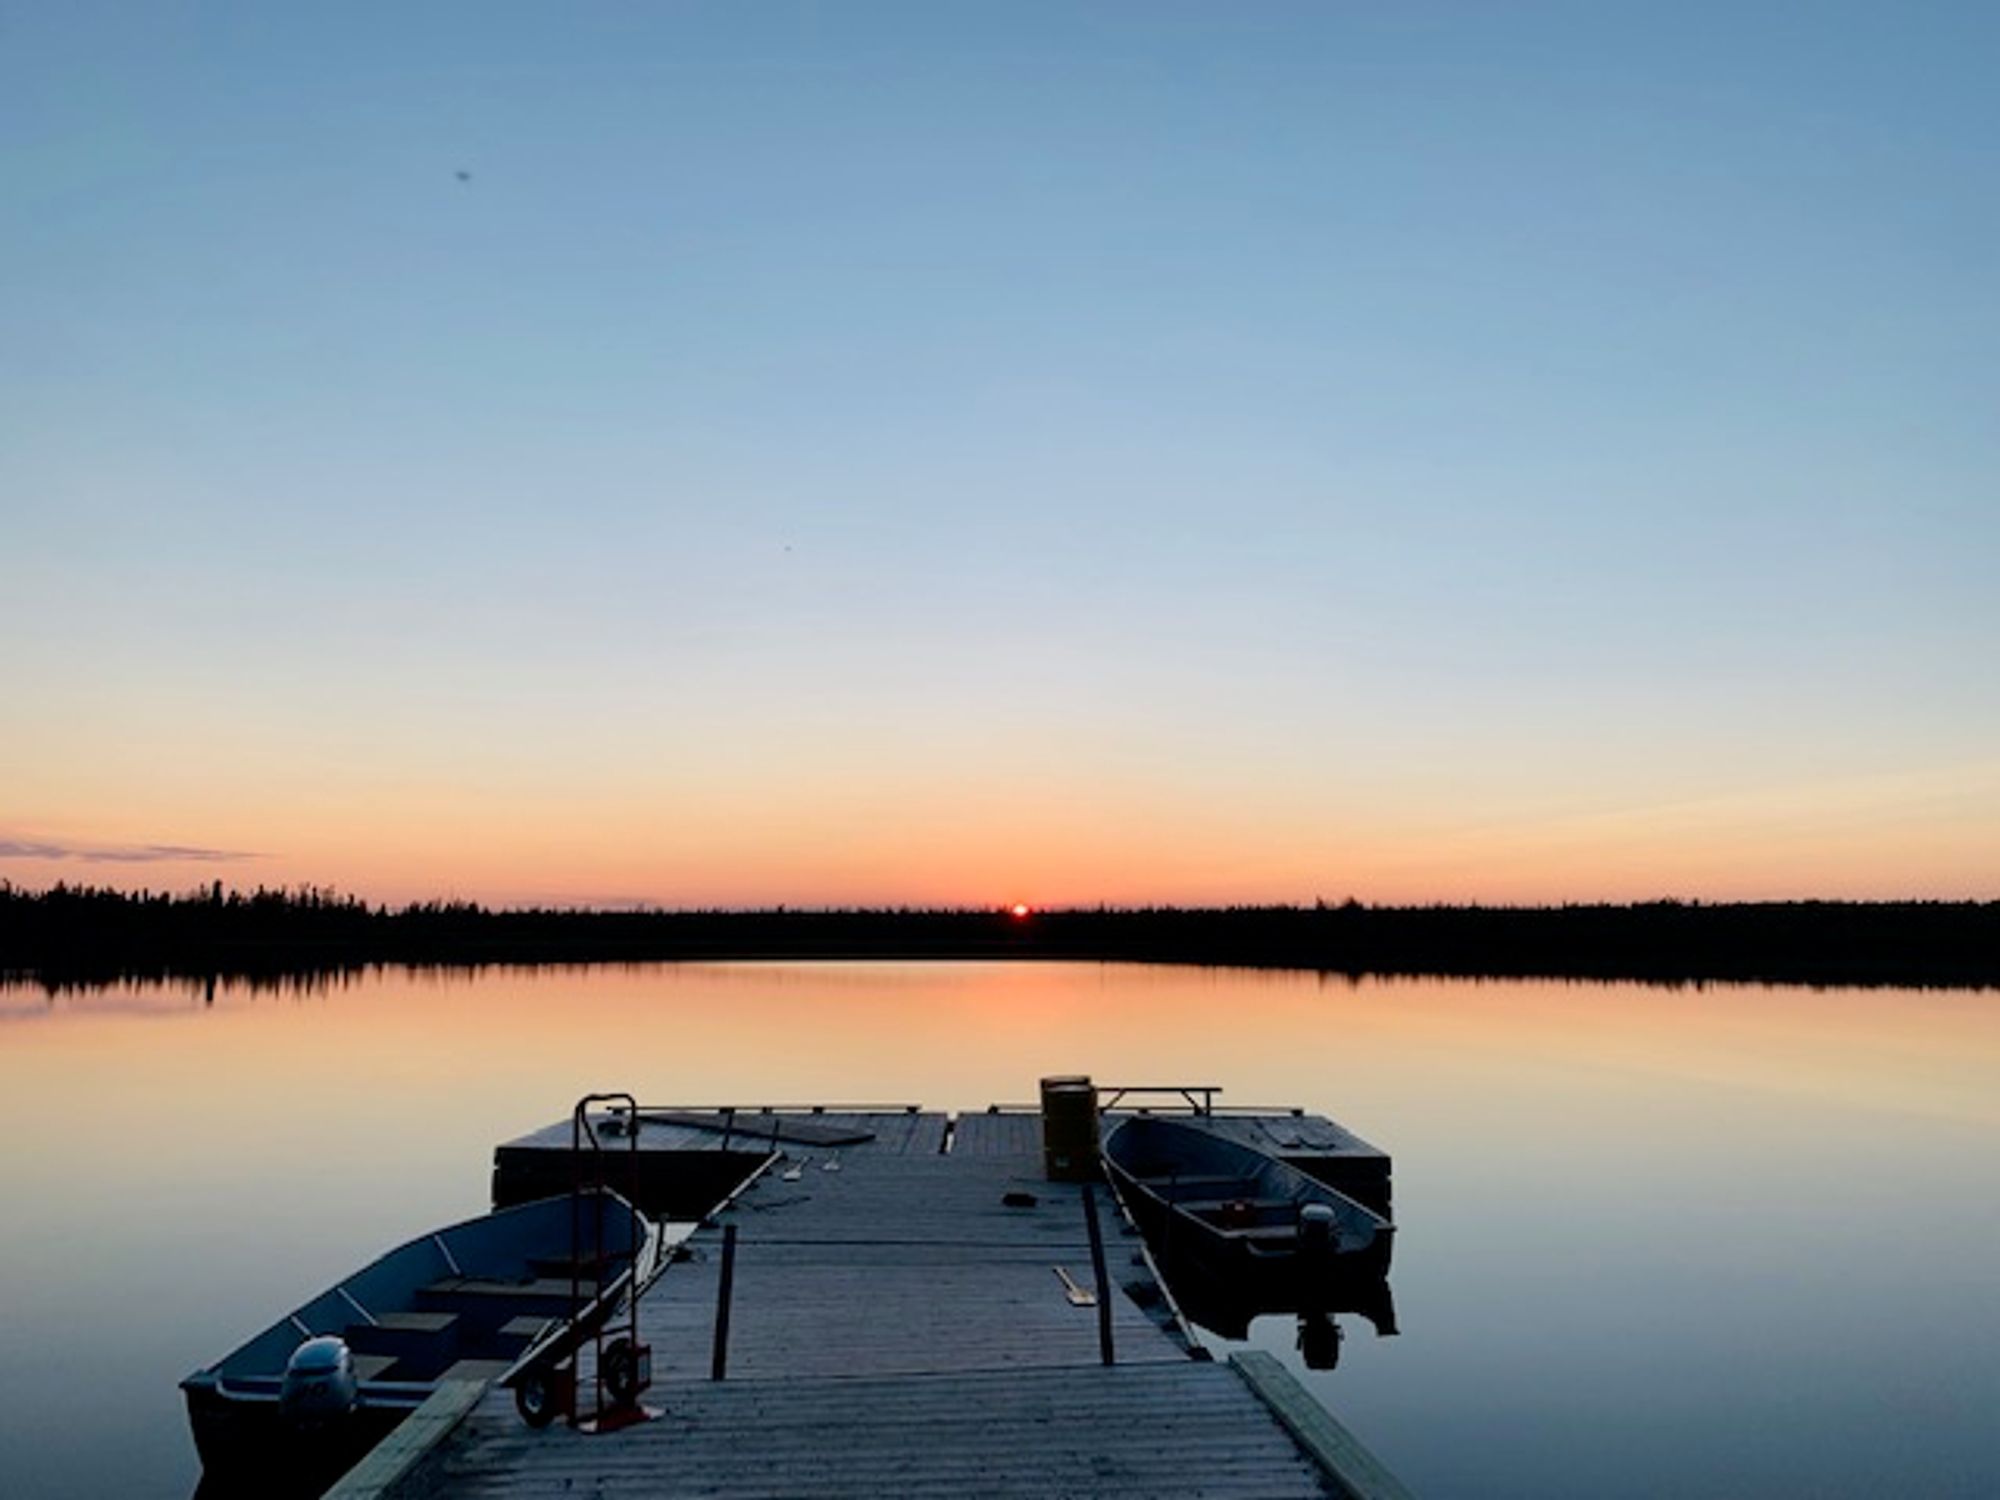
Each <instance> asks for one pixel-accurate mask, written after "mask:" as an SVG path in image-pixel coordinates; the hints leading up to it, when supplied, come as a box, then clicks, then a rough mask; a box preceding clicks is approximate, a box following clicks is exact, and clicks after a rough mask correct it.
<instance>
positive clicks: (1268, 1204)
mask: <svg viewBox="0 0 2000 1500" xmlns="http://www.w3.org/2000/svg"><path fill="white" fill-rule="evenodd" d="M1174 1206H1175V1207H1176V1208H1184V1209H1186V1210H1187V1211H1188V1212H1189V1213H1191V1214H1212V1213H1220V1212H1221V1211H1222V1210H1223V1209H1225V1208H1239V1209H1247V1210H1249V1211H1250V1212H1251V1213H1260V1214H1261V1213H1269V1212H1271V1210H1273V1209H1292V1210H1296V1209H1297V1208H1298V1204H1297V1203H1296V1202H1295V1201H1293V1200H1292V1199H1290V1198H1202V1199H1187V1200H1183V1201H1182V1202H1180V1203H1177V1204H1175V1205H1174Z"/></svg>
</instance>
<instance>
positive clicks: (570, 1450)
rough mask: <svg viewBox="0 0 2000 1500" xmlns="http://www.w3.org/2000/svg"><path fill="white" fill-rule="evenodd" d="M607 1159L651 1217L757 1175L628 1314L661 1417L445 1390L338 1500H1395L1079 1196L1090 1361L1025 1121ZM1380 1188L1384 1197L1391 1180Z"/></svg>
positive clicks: (545, 1146) (757, 1128) (1064, 1243)
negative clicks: (567, 1422) (793, 1499)
mask: <svg viewBox="0 0 2000 1500" xmlns="http://www.w3.org/2000/svg"><path fill="white" fill-rule="evenodd" d="M661 1113H662V1115H664V1116H684V1115H687V1114H689V1113H690V1112H684V1111H663V1112H661ZM1231 1118H1232V1120H1233V1121H1234V1123H1232V1125H1231V1126H1230V1127H1229V1128H1230V1129H1232V1130H1263V1131H1266V1132H1268V1133H1269V1134H1270V1135H1271V1137H1272V1138H1273V1139H1286V1140H1289V1141H1291V1142H1292V1143H1293V1148H1294V1149H1295V1150H1297V1151H1298V1152H1301V1153H1304V1154H1308V1155H1310V1154H1313V1153H1314V1152H1318V1153H1320V1154H1322V1155H1323V1156H1325V1157H1327V1158H1328V1160H1329V1161H1332V1162H1333V1163H1334V1166H1333V1169H1334V1170H1338V1171H1340V1172H1342V1173H1344V1174H1346V1175H1348V1176H1350V1177H1352V1176H1353V1175H1354V1174H1355V1173H1356V1172H1357V1171H1358V1172H1360V1173H1361V1175H1362V1176H1364V1177H1367V1176H1369V1175H1370V1174H1372V1173H1373V1172H1374V1171H1375V1170H1376V1169H1375V1166H1373V1165H1371V1164H1370V1163H1369V1162H1368V1161H1367V1160H1366V1158H1367V1157H1368V1155H1369V1154H1370V1153H1372V1155H1373V1156H1375V1157H1380V1153H1374V1152H1373V1148H1369V1147H1366V1145H1365V1143H1360V1142H1356V1141H1354V1140H1353V1138H1352V1137H1351V1136H1347V1135H1346V1133H1345V1132H1342V1131H1340V1130H1339V1127H1337V1126H1333V1125H1332V1123H1331V1122H1329V1121H1325V1120H1321V1119H1318V1118H1317V1117H1313V1116H1304V1115H1296V1114H1285V1113H1274V1114H1269V1115H1262V1116H1253V1115H1238V1116H1234V1117H1231ZM1257 1121H1262V1122H1263V1123H1262V1124H1257V1123H1256V1122H1257ZM568 1144H569V1127H568V1125H567V1124H564V1125H563V1126H561V1127H551V1128H550V1130H548V1131H542V1132H536V1133H535V1134H534V1135H533V1136H530V1137H524V1138H523V1139H522V1140H521V1141H517V1142H510V1143H508V1145H507V1146H503V1147H502V1148H501V1149H500V1151H499V1152H498V1153H497V1154H496V1171H495V1190H496V1195H499V1196H504V1195H505V1194H506V1193H507V1192H511V1191H513V1190H514V1189H518V1188H520V1187H521V1185H522V1184H523V1183H526V1182H530V1181H534V1182H539V1181H541V1180H542V1174H543V1173H544V1171H545V1170H546V1169H547V1166H548V1164H547V1162H546V1161H542V1160H537V1159H536V1158H537V1154H538V1153H541V1152H544V1151H557V1152H561V1153H565V1160H564V1166H563V1171H564V1172H565V1173H567V1170H568V1166H567V1158H566V1152H567V1148H568ZM607 1144H608V1146H609V1153H608V1156H607V1160H614V1159H618V1158H624V1159H625V1160H627V1162H628V1163H629V1162H630V1160H631V1157H632V1156H638V1155H642V1154H643V1155H647V1156H650V1157H651V1161H650V1162H649V1163H648V1164H647V1165H646V1167H645V1168H644V1175H645V1176H646V1178H647V1181H646V1182H645V1183H642V1184H641V1186H649V1187H650V1188H651V1189H653V1190H654V1192H653V1194H652V1196H654V1197H655V1199H656V1201H658V1200H659V1198H660V1196H661V1194H662V1193H664V1195H665V1197H666V1198H668V1199H674V1200H677V1201H680V1200H684V1197H685V1194H686V1192H687V1191H689V1189H688V1187H687V1185H686V1182H682V1181H677V1180H676V1179H677V1178H678V1177H679V1176H680V1175H681V1174H683V1173H685V1174H686V1175H687V1179H688V1180H689V1181H699V1182H709V1181H713V1180H716V1179H717V1178H718V1176H726V1175H729V1174H731V1173H735V1172H736V1169H737V1168H738V1167H741V1168H742V1169H743V1170H742V1171H741V1172H740V1173H738V1174H737V1179H738V1181H741V1179H742V1178H746V1177H747V1178H749V1179H750V1180H749V1181H748V1184H747V1185H746V1186H743V1187H742V1188H741V1189H740V1191H738V1192H737V1193H736V1195H735V1196H734V1197H733V1198H732V1199H731V1200H730V1202H729V1203H728V1204H727V1206H726V1207H723V1208H721V1209H720V1210H718V1211H716V1212H715V1213H713V1214H712V1215H710V1216H709V1217H708V1218H707V1219H706V1220H705V1222H704V1223H703V1224H702V1225H701V1226H700V1227H699V1228H697V1229H696V1230H695V1231H694V1232H693V1233H692V1235H691V1236H690V1237H689V1238H688V1240H687V1241H686V1242H685V1245H684V1250H683V1258H681V1259H678V1260H676V1262H675V1263H674V1264H672V1265H670V1266H669V1267H668V1268H667V1270H666V1271H665V1272H664V1273H663V1274H662V1275H661V1276H660V1278H659V1280H658V1281H656V1282H655V1283H654V1284H653V1286H652V1287H651V1289H650V1290H649V1291H648V1292H647V1293H646V1295H645V1296H644V1298H643V1299H642V1302H641V1306H640V1316H639V1326H640V1332H641V1336H642V1337H643V1338H644V1339H645V1340H646V1342H647V1343H649V1344H650V1345H651V1348H652V1360H653V1366H652V1368H653V1384H652V1386H651V1388H650V1389H649V1390H647V1391H646V1392H645V1395H644V1397H643V1399H644V1402H645V1404H646V1405H647V1406H648V1407H649V1408H651V1409H653V1410H654V1411H657V1412H658V1413H659V1415H658V1416H657V1418H656V1419H654V1420H651V1421H646V1422H643V1423H639V1424H637V1425H634V1426H630V1427H626V1428H623V1429H622V1430H619V1431H616V1432H610V1433H603V1434H595V1435H593V1434H589V1433H586V1432H583V1431H578V1430H573V1429H570V1428H568V1427H565V1426H563V1425H561V1424H560V1423H558V1424H557V1425H555V1426H551V1427H548V1428H546V1429H541V1430H537V1429H533V1428H530V1427H529V1426H527V1425H526V1424H525V1423H524V1422H523V1421H522V1420H521V1419H520V1417H519V1416H518V1415H517V1414H516V1412H515V1410H514V1403H513V1400H512V1397H511V1395H510V1394H509V1393H507V1392H505V1391H501V1390H489V1391H487V1392H485V1394H484V1395H483V1396H480V1397H478V1398H477V1399H473V1398H471V1397H470V1396H469V1395H468V1394H467V1393H465V1392H457V1393H455V1394H453V1395H452V1397H451V1399H450V1401H449V1402H445V1401H443V1400H442V1397H443V1394H444V1393H441V1404H440V1407H439V1410H438V1411H437V1412H436V1413H433V1414H432V1415H431V1418H430V1419H429V1420H428V1421H427V1423H426V1424H425V1425H424V1426H423V1427H422V1429H421V1439H420V1440H419V1441H418V1443H417V1445H416V1446H417V1448H418V1449H419V1450H420V1451H413V1445H412V1443H411V1442H408V1441H406V1442H404V1443H402V1444H400V1445H397V1446H396V1448H395V1449H394V1451H392V1452H384V1453H381V1454H380V1455H378V1457H379V1462H377V1463H376V1467H377V1469H379V1471H380V1472H379V1474H371V1473H370V1472H369V1464H367V1463H364V1465H363V1466H362V1468H361V1469H360V1470H357V1471H356V1472H355V1473H354V1474H351V1475H350V1476H349V1477H348V1479H347V1480H346V1481H344V1482H343V1487H342V1489H341V1491H340V1494H341V1496H342V1497H343V1500H348V1497H353V1500H361V1497H371V1496H372V1497H393V1500H410V1497H415V1496H436V1497H467V1500H472V1497H493V1500H498V1497H528V1496H543V1495H564V1494H575V1495H589V1496H596V1497H602V1500H614V1497H622V1496H634V1497H636V1496H642V1495H643V1496H679V1495H685V1496H707V1497H726V1496H768V1495H827V1496H861V1495H869V1496H874V1495H884V1494H891V1493H893V1494H898V1495H905V1496H914V1497H926V1496H946V1495H950V1496H959V1495H968V1494H979V1495H1022V1496H1026V1495H1034V1496H1051V1495H1056V1496H1079V1497H1080V1496H1132V1497H1140V1496H1194V1495H1202V1496H1252V1495H1255V1496H1270V1497H1279V1496H1291V1495H1327V1494H1334V1495H1350V1496H1357V1495H1359V1496H1396V1495H1401V1494H1403V1493H1404V1491H1403V1490H1402V1488H1401V1486H1400V1485H1398V1484H1397V1483H1396V1481H1395V1480H1394V1478H1393V1477H1392V1476H1390V1475H1389V1474H1388V1473H1387V1472H1386V1471H1385V1470H1383V1469H1382V1468H1381V1466H1380V1465H1379V1464H1377V1463H1375V1462H1374V1460H1373V1459H1372V1458H1370V1457H1369V1455H1368V1454H1367V1453H1366V1450H1365V1449H1363V1448H1362V1446H1361V1445H1360V1444H1359V1442H1358V1441H1356V1440H1355V1439H1354V1438H1353V1436H1352V1434H1349V1433H1347V1432H1346V1431H1345V1430H1344V1429H1342V1428H1341V1427H1340V1426H1339V1424H1338V1423H1337V1422H1335V1421H1334V1420H1333V1418H1332V1417H1331V1415H1330V1414H1328V1413H1326V1412H1325V1411H1324V1409H1323V1408H1321V1407H1319V1406H1318V1404H1317V1403H1316V1402H1314V1401H1313V1400H1312V1398H1311V1397H1310V1395H1308V1394H1307V1393H1306V1392H1305V1390H1304V1389H1303V1388H1302V1387H1300V1386H1299V1385H1298V1384H1297V1383H1296V1382H1295V1381H1293V1380H1292V1379H1291V1377H1290V1376H1289V1375H1288V1374H1286V1372H1285V1371H1284V1369H1283V1367H1282V1366H1281V1365H1279V1364H1278V1363H1277V1362H1276V1361H1274V1360H1271V1359H1269V1358H1268V1357H1264V1356H1257V1355H1246V1356H1239V1357H1238V1358H1236V1359H1232V1360H1231V1361H1228V1362H1226V1363H1219V1362H1214V1361H1212V1360H1211V1359H1210V1358H1209V1351H1208V1350H1207V1349H1205V1348H1204V1347H1203V1346H1202V1344H1201V1342H1200V1340H1199V1336H1198V1334H1197V1333H1196V1332H1195V1331H1193V1330H1191V1329H1189V1328H1188V1327H1187V1326H1186V1325H1185V1324H1183V1323H1182V1322H1181V1320H1180V1318H1179V1316H1178V1314H1177V1312H1176V1310H1175V1309H1174V1306H1173V1304H1172V1300H1171V1298H1170V1297H1168V1296H1167V1295H1165V1294H1164V1293H1163V1291H1162V1289H1161V1287H1160V1286H1159V1285H1158V1283H1157V1281H1156V1280H1155V1278H1154V1273H1153V1270H1152V1266H1151V1263H1150V1260H1149V1258H1148V1257H1147V1255H1146V1253H1145V1250H1144V1247H1143V1244H1142V1242H1141V1241H1140V1240H1139V1239H1138V1237H1137V1235H1136V1233H1135V1232H1133V1231H1132V1230H1131V1229H1130V1227H1129V1226H1128V1225H1127V1224H1126V1223H1125V1222H1124V1221H1123V1219H1122V1218H1121V1217H1120V1215H1119V1213H1118V1210H1117V1207H1116V1204H1115V1202H1114V1201H1113V1200H1112V1199H1111V1198H1110V1195H1109V1194H1108V1193H1106V1192H1105V1191H1104V1190H1103V1189H1102V1188H1101V1187H1099V1188H1098V1189H1097V1190H1096V1192H1095V1194H1094V1201H1095V1202H1096V1205H1097V1212H1098V1214H1099V1217H1100V1224H1101V1229H1102V1236H1103V1245H1104V1250H1105V1263H1106V1270H1107V1276H1106V1283H1107V1293H1108V1295H1107V1296H1106V1298H1105V1303H1106V1305H1108V1307H1109V1309H1110V1316H1109V1319H1108V1328H1109V1333H1110V1342H1111V1351H1112V1356H1113V1362H1112V1363H1109V1364H1107V1363H1105V1362H1104V1360H1103V1358H1102V1354H1103V1347H1102V1342H1101V1339H1102V1333H1101V1329H1100V1308H1099V1306H1098V1305H1097V1304H1096V1303H1095V1301H1094V1300H1093V1299H1094V1297H1095V1292H1096V1280H1095V1275H1094V1272H1093V1261H1092V1254H1091V1247H1090V1233H1089V1225H1088V1223H1087V1220H1086V1197H1085V1191H1084V1189H1083V1188H1082V1187H1081V1186H1079V1185H1077V1184H1074V1183H1063V1182H1051V1181H1048V1180H1046V1179H1045V1177H1044V1175H1043V1159H1042V1154H1041V1139H1040V1122H1039V1119H1038V1117H1037V1116H1036V1115H1034V1114H1031V1113H1024V1112H1016V1111H1008V1110H994V1111H990V1112H986V1113H977V1114H967V1115H963V1116H958V1117H947V1116H945V1115H942V1114H938V1113H934V1112H926V1111H923V1110H919V1109H914V1108H900V1109H893V1110H817V1111H813V1110H799V1111H789V1110H772V1111H764V1112H761V1117H760V1113H759V1112H757V1111H746V1112H737V1113H735V1114H733V1115H732V1116H731V1117H730V1118H729V1120H728V1121H727V1122H726V1123H725V1122H724V1121H723V1120H722V1119H720V1118H719V1117H718V1118H714V1119H710V1118H707V1117H706V1116H698V1117H697V1120H696V1123H693V1124H690V1123H688V1122H687V1120H686V1119H685V1118H662V1119H660V1120H659V1121H657V1122H648V1123H646V1124H644V1125H642V1127H641V1129H640V1132H639V1140H638V1141H637V1142H636V1143H632V1142H629V1141H626V1142H623V1143H621V1142H620V1141H618V1140H617V1139H612V1140H610V1141H608V1142H607ZM1266 1149H1271V1148H1270V1147H1269V1146H1268V1145H1267V1146H1266ZM628 1151H629V1152H630V1155H628V1154H627V1153H628ZM738 1156H740V1157H741V1158H742V1160H741V1161H737V1160H730V1161H728V1162H726V1163H725V1164H724V1165H725V1166H726V1169H727V1170H726V1171H725V1170H724V1168H723V1167H718V1165H717V1160H716V1159H717V1158H720V1157H729V1158H735V1157H738ZM1379 1168H1380V1172H1379V1176H1380V1188H1381V1197H1382V1199H1383V1201H1384V1202H1386V1197H1387V1158H1386V1157H1381V1158H1380V1162H1379ZM616 1180H617V1179H616V1178H615V1177H614V1178H613V1181H614V1184H615V1183H616ZM712 1201H713V1200H712V1199H711V1202H712ZM732 1230H733V1237H734V1241H735V1254H734V1270H733V1294H732V1296H731V1297H730V1299H729V1316H728V1325H727V1342H726V1350H725V1352H724V1363H725V1364H726V1376H725V1378H723V1379H720V1380H717V1379H714V1378H712V1375H713V1373H714V1369H715V1363H716V1348H715V1345H716V1333H717V1326H718V1318H717V1309H718V1293H719V1291H720V1289H721V1279H722V1277H721V1272H722V1261H723V1245H724V1241H725V1236H726V1235H727V1234H729V1233H730V1232H731V1231H732ZM584 1381H585V1384H586V1385H587V1384H588V1383H589V1371H588V1368H586V1370H585V1372H584ZM447 1405H448V1406H450V1408H451V1409H450V1410H449V1411H447V1410H445V1407H446V1406H447ZM415 1436H416V1435H415V1434H413V1437H415ZM389 1447H390V1445H386V1444H385V1449H388V1448H389Z"/></svg>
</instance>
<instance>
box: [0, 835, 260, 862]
mask: <svg viewBox="0 0 2000 1500" xmlns="http://www.w3.org/2000/svg"><path fill="white" fill-rule="evenodd" d="M262 857H263V856H262V855H259V854H255V853H252V852H250V851H248V850H244V849H204V848H202V847H200V846H199V845H196V844H57V843H52V842H50V841H49V840H47V839H16V838H0V859H73V860H75V861H77V863H79V864H86V865H152V864H181V863H187V862H194V863H198V864H228V863H230V862H232V861H235V860H239V859H261V858H262Z"/></svg>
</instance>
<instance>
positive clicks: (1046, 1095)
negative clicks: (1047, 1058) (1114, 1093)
mask: <svg viewBox="0 0 2000 1500" xmlns="http://www.w3.org/2000/svg"><path fill="white" fill-rule="evenodd" d="M1042 1170H1043V1172H1044V1173H1045V1174H1046V1175H1047V1176H1048V1178H1049V1180H1050V1181H1052V1182H1088V1181H1090V1180H1091V1179H1092V1178H1094V1177H1096V1176H1097V1089H1096V1087H1095V1086H1094V1085H1093V1084H1092V1083H1091V1081H1090V1080H1089V1079H1088V1078H1086V1077H1082V1076H1080V1075H1065V1076H1062V1077H1057V1078H1044V1079H1043V1080H1042Z"/></svg>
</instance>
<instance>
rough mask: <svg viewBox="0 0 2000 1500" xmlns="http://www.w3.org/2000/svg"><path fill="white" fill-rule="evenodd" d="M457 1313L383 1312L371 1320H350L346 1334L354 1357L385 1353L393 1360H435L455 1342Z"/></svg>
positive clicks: (453, 1347) (448, 1351) (452, 1346)
mask: <svg viewBox="0 0 2000 1500" xmlns="http://www.w3.org/2000/svg"><path fill="white" fill-rule="evenodd" d="M458 1334H459V1328H458V1314H457V1313H452V1312H385V1313H381V1314H379V1315H377V1317H376V1319H375V1321H374V1322H372V1323H350V1324H348V1325H347V1331H346V1334H345V1337H346V1339H347V1346H348V1347H349V1348H350V1349H352V1350H353V1351H354V1352H355V1354H356V1355H357V1356H359V1355H363V1354H386V1355H389V1356H390V1357H391V1358H394V1359H403V1358H408V1357H412V1356H414V1357H416V1358H419V1359H436V1358H438V1357H439V1356H440V1355H446V1356H448V1355H450V1354H452V1353H453V1352H454V1351H455V1350H456V1348H457V1345H458Z"/></svg>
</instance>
